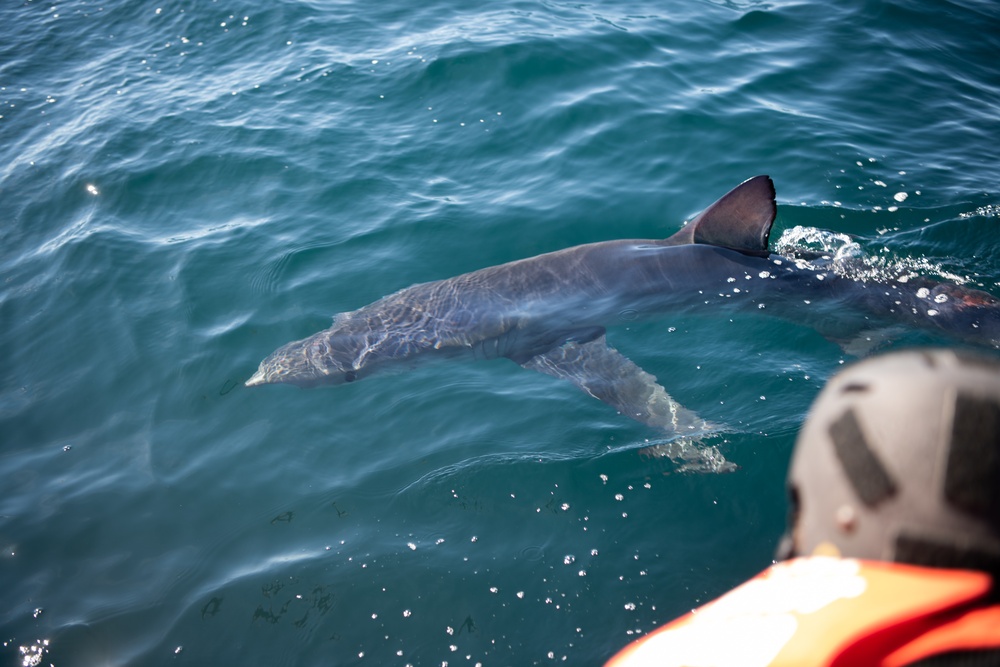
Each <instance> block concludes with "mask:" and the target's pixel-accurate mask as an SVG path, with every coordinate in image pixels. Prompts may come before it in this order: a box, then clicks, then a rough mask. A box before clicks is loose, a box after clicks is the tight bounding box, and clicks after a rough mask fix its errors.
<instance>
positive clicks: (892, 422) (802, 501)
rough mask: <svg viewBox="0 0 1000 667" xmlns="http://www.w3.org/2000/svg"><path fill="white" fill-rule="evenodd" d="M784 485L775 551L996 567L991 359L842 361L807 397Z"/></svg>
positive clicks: (994, 374) (997, 404) (935, 355)
mask: <svg viewBox="0 0 1000 667" xmlns="http://www.w3.org/2000/svg"><path fill="white" fill-rule="evenodd" d="M788 486H789V492H790V495H791V505H792V513H791V517H790V519H789V523H790V530H791V533H790V534H789V535H787V536H786V538H785V539H784V540H783V544H782V547H781V548H779V554H778V555H779V557H782V558H787V557H791V556H795V555H808V554H812V553H824V552H826V553H830V552H832V553H839V554H840V555H843V556H846V557H851V558H864V559H871V560H883V561H895V562H899V563H911V564H915V565H925V566H931V567H951V568H962V569H975V570H984V571H988V572H992V573H994V574H1000V362H998V361H997V360H996V359H993V358H988V357H980V356H975V355H972V354H969V353H965V352H960V351H953V350H924V351H913V352H901V353H894V354H887V355H885V356H881V357H875V358H872V359H868V360H865V361H862V362H859V363H857V364H855V365H853V366H850V367H849V368H847V369H845V370H844V371H842V372H841V373H840V374H838V375H837V376H836V377H834V378H833V379H831V380H830V382H829V383H828V384H827V386H826V387H825V388H824V389H823V391H822V392H821V393H820V395H819V397H818V398H817V399H816V402H815V403H814V404H813V406H812V409H811V411H810V413H809V416H808V417H807V419H806V422H805V424H804V425H803V427H802V430H801V431H800V432H799V437H798V440H797V442H796V445H795V454H794V456H793V459H792V465H791V468H790V470H789V475H788Z"/></svg>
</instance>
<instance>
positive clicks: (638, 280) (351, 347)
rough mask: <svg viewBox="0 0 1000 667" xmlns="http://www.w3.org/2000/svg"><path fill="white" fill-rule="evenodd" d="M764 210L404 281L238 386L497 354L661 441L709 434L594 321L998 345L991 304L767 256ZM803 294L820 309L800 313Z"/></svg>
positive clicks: (724, 207) (997, 309) (717, 213)
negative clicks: (730, 325) (734, 316)
mask: <svg viewBox="0 0 1000 667" xmlns="http://www.w3.org/2000/svg"><path fill="white" fill-rule="evenodd" d="M775 213H776V207H775V201H774V185H773V183H772V182H771V179H770V178H769V177H767V176H757V177H754V178H751V179H749V180H747V181H745V182H744V183H742V184H740V185H739V186H737V187H736V188H734V189H733V190H732V191H730V192H729V193H728V194H726V195H725V196H723V197H722V198H721V199H719V200H718V201H717V202H715V203H714V204H712V205H711V206H710V207H709V208H707V209H705V211H704V212H703V213H701V214H700V215H699V216H698V217H697V218H695V219H694V220H693V221H691V222H690V223H689V224H687V225H686V226H684V227H683V228H682V229H681V230H680V231H679V232H677V233H676V234H674V235H673V236H670V237H669V238H667V239H662V240H616V241H606V242H602V243H592V244H587V245H582V246H576V247H573V248H567V249H565V250H560V251H557V252H552V253H547V254H544V255H538V256H536V257H530V258H527V259H522V260H519V261H515V262H510V263H507V264H502V265H499V266H493V267H489V268H485V269H481V270H479V271H474V272H472V273H467V274H464V275H460V276H456V277H454V278H449V279H446V280H440V281H436V282H430V283H422V284H419V285H414V286H412V287H408V288H406V289H404V290H401V291H399V292H396V293H395V294H391V295H389V296H386V297H384V298H382V299H380V300H378V301H376V302H374V303H372V304H369V305H367V306H365V307H363V308H360V309H358V310H355V311H352V312H349V313H342V314H340V315H338V316H337V317H336V319H335V321H334V324H333V326H332V327H330V328H329V329H327V330H325V331H321V332H319V333H317V334H314V335H313V336H310V337H309V338H305V339H303V340H300V341H295V342H292V343H289V344H287V345H285V346H283V347H281V348H280V349H278V350H276V351H275V352H274V353H273V354H272V355H271V356H269V357H268V358H267V359H265V360H264V361H263V362H261V364H260V368H259V369H258V370H257V372H256V373H255V374H254V375H253V377H251V378H250V379H249V380H247V382H246V384H247V386H255V385H261V384H268V383H289V384H295V385H299V386H307V387H308V386H316V385H323V384H334V385H335V384H342V383H345V382H353V381H356V380H359V379H361V378H364V377H367V376H368V375H370V374H372V373H375V372H378V371H380V370H382V369H388V368H390V367H403V368H405V367H408V366H409V365H412V364H413V363H414V362H416V361H419V360H421V359H424V358H427V359H430V358H435V357H457V356H466V357H469V358H477V359H493V358H499V357H505V358H507V359H511V360H513V361H515V362H516V363H518V364H520V365H521V366H523V367H524V368H529V369H531V370H535V371H539V372H541V373H545V374H547V375H552V376H554V377H558V378H562V379H565V380H569V381H570V382H572V383H573V384H575V385H576V386H577V387H579V388H580V389H582V390H583V391H585V392H587V393H588V394H590V395H591V396H593V397H595V398H597V399H599V400H601V401H604V402H605V403H607V404H609V405H611V406H613V407H614V408H615V409H616V410H618V411H619V412H621V413H622V414H623V415H626V416H628V417H631V418H632V419H636V420H638V421H640V422H642V423H644V424H647V425H649V426H652V427H654V428H656V429H658V430H660V431H662V432H663V433H664V434H666V435H668V436H675V435H685V434H690V435H699V434H703V433H705V432H707V431H710V430H712V429H713V425H711V424H709V423H707V422H706V421H704V420H703V419H701V418H700V417H698V415H697V414H695V413H694V412H692V411H691V410H688V409H686V408H684V407H683V406H681V405H679V404H678V403H677V402H676V401H674V400H673V399H672V398H671V397H670V395H669V394H668V393H667V392H666V390H665V389H664V388H663V387H662V386H661V385H660V384H659V383H658V382H657V381H656V378H655V377H653V376H652V375H651V374H649V373H647V372H646V371H644V370H642V369H641V368H639V367H638V366H637V365H636V364H634V363H633V362H632V361H630V360H629V359H628V358H626V357H625V356H623V355H622V354H621V353H619V352H618V351H617V350H615V349H614V348H612V347H609V346H608V345H607V343H606V341H605V326H607V325H609V324H611V323H613V322H615V321H616V320H618V319H619V318H620V316H621V313H622V312H623V311H629V312H632V313H639V314H640V315H641V316H656V315H657V314H666V313H675V312H677V311H678V310H685V309H701V310H706V309H707V310H709V311H710V310H712V309H718V308H721V307H724V308H727V309H754V310H760V312H762V313H765V314H769V315H777V316H778V317H782V318H785V319H789V320H794V321H803V322H804V323H806V324H808V325H810V326H813V327H814V328H816V329H817V330H819V331H820V332H821V333H823V334H824V335H826V336H828V337H829V338H831V339H834V340H840V341H847V340H850V339H851V338H853V337H856V336H857V335H858V334H859V333H861V332H862V331H865V330H875V329H879V328H882V327H886V326H888V325H892V324H901V325H904V326H906V327H910V328H920V329H928V330H932V331H935V332H938V333H941V334H944V335H945V336H948V337H950V338H955V339H960V340H965V341H970V342H973V343H975V344H978V345H983V346H992V347H997V346H998V345H1000V301H998V300H997V299H996V298H994V297H993V296H992V295H989V294H987V293H985V292H980V291H976V290H970V289H965V288H962V287H959V286H957V285H954V284H951V283H943V282H933V281H930V280H919V281H918V280H912V279H911V280H909V281H908V282H906V283H903V282H898V283H897V282H892V283H888V284H885V283H866V282H862V281H855V280H852V279H850V278H849V277H845V276H844V275H843V272H838V271H835V270H834V268H835V267H833V266H832V265H831V264H830V263H829V262H827V263H825V264H824V262H823V261H822V260H821V261H819V262H815V263H812V264H810V265H809V266H808V267H807V268H803V265H802V262H795V261H792V260H790V259H788V258H784V257H781V256H778V255H771V254H769V252H768V237H769V235H770V231H771V225H772V223H773V222H774V217H775ZM803 299H814V300H825V301H826V302H827V304H828V307H827V308H825V309H823V308H817V309H804V308H802V301H803ZM929 311H933V312H931V314H930V315H928V312H929ZM824 313H825V315H824ZM831 314H835V316H831Z"/></svg>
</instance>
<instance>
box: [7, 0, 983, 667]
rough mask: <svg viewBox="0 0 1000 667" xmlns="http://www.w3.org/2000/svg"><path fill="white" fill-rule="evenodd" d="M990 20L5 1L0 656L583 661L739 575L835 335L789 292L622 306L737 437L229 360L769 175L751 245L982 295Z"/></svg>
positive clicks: (871, 6) (53, 660) (530, 386)
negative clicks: (740, 300) (673, 433)
mask: <svg viewBox="0 0 1000 667" xmlns="http://www.w3.org/2000/svg"><path fill="white" fill-rule="evenodd" d="M998 53H1000V5H997V4H996V3H995V2H992V1H991V0H978V1H977V0H957V1H954V0H936V1H934V2H930V1H918V0H887V1H884V2H877V1H875V0H846V1H845V2H837V3H830V2H810V1H807V0H790V1H784V0H777V1H773V2H749V1H727V2H712V1H707V0H706V1H693V2H692V1H687V2H679V1H676V0H674V1H668V2H652V1H650V0H629V1H626V2H615V3H610V2H607V3H568V2H524V1H507V0H501V1H499V2H491V3H482V4H480V5H479V6H476V5H474V4H473V5H470V4H468V3H461V2H455V1H453V0H424V1H423V2H412V1H408V0H386V1H385V2H379V3H372V2H359V1H357V0H344V1H325V0H312V1H293V0H267V1H266V2H265V1H261V0H244V1H243V2H234V1H229V0H223V1H213V2H195V1H193V0H189V1H180V2H174V1H171V0H165V1H164V2H162V3H137V2H124V1H123V0H108V1H107V2H90V1H84V0H67V1H65V2H58V3H51V2H31V1H25V2H22V1H20V0H16V1H12V2H6V3H3V4H2V5H0V204H2V205H0V323H2V326H0V602H2V603H0V664H3V665H34V664H44V665H49V664H53V665H56V666H57V667H68V666H71V665H126V664H127V665H212V664H214V665H237V664H239V665H355V664H357V665H407V664H410V665H445V664H447V665H451V666H454V665H477V664H481V665H532V664H535V665H545V664H554V663H559V664H574V665H598V664H601V663H602V661H603V660H605V659H606V658H608V657H609V656H610V655H611V654H612V653H613V652H614V651H616V650H617V649H618V648H620V647H621V646H623V645H624V644H626V643H627V642H628V641H630V640H632V639H634V638H636V637H638V636H640V635H641V634H643V633H645V632H648V631H650V630H652V629H654V628H656V627H657V626H658V625H661V624H662V623H664V622H666V621H668V620H670V619H672V618H673V617H675V616H677V615H679V614H681V613H684V612H686V611H687V610H689V609H691V608H693V607H696V606H697V605H699V604H701V603H703V602H705V601H707V600H709V599H711V598H712V597H714V596H716V595H718V594H720V593H722V592H723V591H725V590H727V589H728V588H730V587H732V586H733V585H735V584H737V583H739V582H741V581H742V580H744V579H745V578H747V577H749V576H752V575H753V574H755V573H756V572H758V571H760V570H761V569H763V568H764V567H766V566H767V565H768V564H769V563H770V562H771V558H772V554H773V550H774V546H775V544H776V541H777V539H778V537H779V535H780V533H781V532H782V529H783V523H784V516H785V511H786V505H785V497H784V476H785V472H786V468H787V463H788V458H789V454H790V452H791V450H792V445H793V442H794V437H795V433H796V429H797V427H798V425H799V424H800V423H801V421H802V419H803V417H804V415H805V412H806V410H807V409H808V406H809V404H810V402H811V401H812V399H813V398H814V397H815V395H816V393H817V392H818V390H819V389H820V387H822V385H823V383H824V382H825V380H826V379H827V378H829V377H830V376H831V374H833V373H835V372H836V370H837V369H838V368H840V367H841V365H842V364H844V363H848V362H850V360H851V359H852V357H851V356H849V355H848V354H846V353H845V352H844V351H843V350H842V349H841V348H840V347H838V346H837V345H836V344H834V343H832V342H830V341H827V340H825V339H824V338H822V337H821V336H819V335H818V334H816V333H815V332H813V331H812V330H810V329H807V328H805V327H800V326H796V325H794V324H789V323H787V322H782V321H778V320H774V319H768V318H766V317H757V316H750V315H741V316H738V317H737V316H734V315H731V314H722V315H720V314H719V313H714V312H711V311H707V312H704V313H701V314H698V315H696V316H692V315H687V316H685V317H683V318H670V317H669V316H668V317H667V318H665V319H663V320H659V321H649V322H635V323H627V322H626V323H623V324H622V325H621V326H617V327H615V328H613V329H611V330H610V331H609V340H611V341H612V343H613V344H614V345H615V346H616V347H617V348H618V349H619V350H621V351H622V352H623V353H625V354H627V355H628V356H629V357H630V358H632V359H633V360H635V361H636V362H637V363H639V364H640V365H641V366H643V367H644V368H646V369H647V370H649V371H650V372H652V373H654V374H655V375H656V376H657V377H658V378H660V380H661V381H662V382H663V384H664V385H665V386H666V387H667V388H668V390H669V391H670V392H671V393H672V395H673V396H674V397H675V398H677V399H678V400H680V401H681V402H683V403H684V404H685V405H686V406H688V407H690V408H692V409H695V410H697V411H698V412H699V413H700V414H702V415H703V416H705V417H707V418H709V419H712V420H716V421H719V422H724V423H726V424H728V425H729V426H730V427H731V431H729V432H727V433H725V434H724V435H722V436H717V437H716V439H715V440H714V444H716V445H717V446H719V447H720V449H721V450H722V451H723V452H724V453H725V455H726V456H727V457H728V458H729V459H731V460H732V461H734V462H736V463H737V464H738V465H739V466H740V468H739V470H737V471H735V472H732V473H729V474H693V473H684V472H680V471H678V470H677V469H676V467H675V466H673V465H672V464H670V463H669V462H668V461H664V460H654V459H650V458H648V457H644V456H642V455H641V454H640V453H639V450H640V449H641V448H642V447H644V446H645V445H647V444H649V443H650V442H655V441H656V437H657V436H656V433H654V432H651V431H650V430H649V429H648V428H646V427H644V426H642V425H641V424H638V423H635V422H632V421H630V420H628V419H625V418H623V417H621V416H619V415H617V414H615V413H614V411H613V410H611V409H609V408H607V406H605V405H603V404H601V403H599V402H597V401H594V400H592V399H590V398H588V397H587V396H585V395H583V394H582V393H580V392H579V391H577V390H576V389H574V388H573V387H572V386H570V385H569V384H568V383H560V382H558V381H556V380H554V379H552V378H549V377H545V376H542V375H539V374H536V373H530V372H527V371H525V370H523V369H520V368H518V367H517V366H516V365H515V364H513V363H510V362H504V361H492V362H480V363H453V364H438V365H428V366H426V367H422V368H420V369H418V370H415V371H414V372H412V373H407V374H401V375H392V376H386V377H378V378H372V379H370V380H366V381H365V382H360V383H355V384H352V385H350V386H345V387H340V388H336V389H327V390H323V389H318V390H298V389H295V388H291V387H280V386H275V387H263V388H256V389H252V390H251V389H246V388H244V387H243V384H242V383H243V381H244V380H245V379H246V378H247V377H249V375H250V374H251V373H252V372H253V371H254V370H255V368H256V366H257V363H258V362H259V361H260V360H261V359H262V358H263V357H264V356H266V355H267V354H269V353H270V352H271V351H272V350H273V349H275V348H276V347H278V346H279V345H281V344H283V343H285V342H287V341H290V340H293V339H297V338H302V337H304V336H306V335H309V334H311V333H313V332H315V331H318V330H320V329H322V328H325V327H327V326H329V323H330V317H331V316H332V315H334V314H335V313H337V312H340V311H345V310H352V309H355V308H357V307H360V306H362V305H364V304H366V303H369V302H371V301H373V300H375V299H377V298H379V297H381V296H383V295H385V294H388V293H390V292H393V291H395V290H397V289H400V288H402V287H405V286H407V285H410V284H413V283H415V282H422V281H427V280H435V279H440V278H446V277H449V276H453V275H456V274H459V273H462V272H466V271H471V270H475V269H478V268H482V267H485V266H489V265H492V264H497V263H501V262H505V261H509V260H514V259H518V258H521V257H526V256H531V255H535V254H538V253H541V252H546V251H550V250H555V249H559V248H563V247H567V246H570V245H575V244H579V243H585V242H591V241H601V240H606V239H613V238H623V237H633V238H650V237H664V236H667V235H669V234H671V233H672V232H674V231H676V230H677V229H678V228H679V226H680V224H681V223H682V222H683V221H684V220H685V219H688V218H690V217H691V216H692V215H693V214H695V213H697V212H698V211H699V210H701V209H702V208H703V207H705V206H707V205H708V204H709V203H711V202H712V201H713V200H715V199H716V198H717V197H718V196H720V195H721V194H723V193H724V192H725V191H727V190H728V189H730V188H731V187H733V186H734V185H736V184H737V183H739V182H741V181H742V180H744V179H746V178H748V177H750V176H753V175H755V174H760V173H767V174H770V175H771V176H772V177H773V178H774V180H775V183H776V186H777V190H778V203H779V207H778V220H777V223H776V225H775V230H774V233H773V235H772V242H776V241H777V240H778V239H779V237H780V236H781V235H782V234H783V233H784V232H786V231H788V230H790V229H793V228H794V227H796V226H804V227H815V228H821V229H827V230H833V231H836V232H843V233H846V234H850V235H853V237H854V239H855V241H857V242H858V243H859V245H860V248H861V249H862V252H864V253H865V254H866V255H868V256H870V257H871V258H872V260H873V262H881V263H883V265H885V266H891V267H895V268H896V269H899V268H900V267H903V268H904V269H906V270H910V269H912V270H915V271H920V272H922V273H925V274H929V275H935V276H938V277H943V278H947V279H950V280H958V281H964V282H965V284H967V285H969V286H973V287H977V288H979V289H984V290H986V291H988V292H991V293H993V294H995V295H1000V246H998V243H997V239H998V232H1000V221H998V218H997V211H998V208H997V207H998V206H1000V160H998V159H997V146H998V141H1000V111H998V109H1000V66H998V64H997V62H998V61H997V54H998ZM803 307H808V306H806V305H804V306H803ZM940 342H941V341H937V340H933V339H930V338H925V337H922V336H920V335H917V334H914V335H910V336H908V337H904V339H903V340H899V341H896V342H895V343H894V344H893V345H894V346H896V347H899V346H902V345H910V344H921V343H940ZM724 640H725V638H720V641H724Z"/></svg>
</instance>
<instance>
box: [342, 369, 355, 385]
mask: <svg viewBox="0 0 1000 667" xmlns="http://www.w3.org/2000/svg"><path fill="white" fill-rule="evenodd" d="M357 379H358V374H357V373H355V372H354V371H347V372H346V373H344V382H354V381H355V380H357Z"/></svg>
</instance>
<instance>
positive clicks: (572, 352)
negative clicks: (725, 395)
mask: <svg viewBox="0 0 1000 667" xmlns="http://www.w3.org/2000/svg"><path fill="white" fill-rule="evenodd" d="M521 365H522V366H523V367H524V368H528V369H531V370H534V371H538V372H539V373H545V374H546V375H551V376H553V377H557V378H560V379H563V380H569V381H570V382H572V383H573V384H575V385H576V386H577V387H579V388H580V389H582V390H583V391H585V392H587V393H588V394H590V395H591V396H593V397H594V398H596V399H598V400H601V401H604V402H605V403H607V404H608V405H610V406H612V407H614V408H615V409H616V410H618V411H619V412H620V413H622V414H623V415H625V416H627V417H631V418H632V419H635V420H636V421H640V422H642V423H643V424H646V425H648V426H653V427H655V428H658V429H660V430H661V431H664V432H665V433H668V434H670V435H703V434H705V433H707V432H709V431H715V430H718V427H717V426H715V425H713V424H711V423H709V422H706V421H705V420H704V419H702V418H701V417H699V416H698V415H697V414H695V413H694V412H692V411H691V410H688V409H687V408H685V407H684V406H682V405H681V404H679V403H678V402H677V401H675V400H674V399H673V398H671V397H670V395H669V394H668V393H667V392H666V390H665V389H664V388H663V387H661V386H660V385H659V384H658V383H657V382H656V378H655V377H654V376H652V375H650V374H649V373H647V372H646V371H644V370H642V369H641V368H639V367H638V366H636V365H635V363H633V362H632V360H630V359H628V358H627V357H625V356H623V355H622V354H621V353H620V352H618V351H617V350H615V349H614V348H611V347H608V345H607V342H606V341H605V339H604V336H600V337H598V338H595V339H593V340H590V341H588V342H585V343H579V342H576V341H575V340H568V341H566V342H565V343H563V344H562V345H560V346H559V347H556V348H553V349H551V350H549V351H548V352H545V353H543V354H539V355H536V356H534V357H531V358H530V359H528V360H527V361H525V362H524V363H522V364H521Z"/></svg>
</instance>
